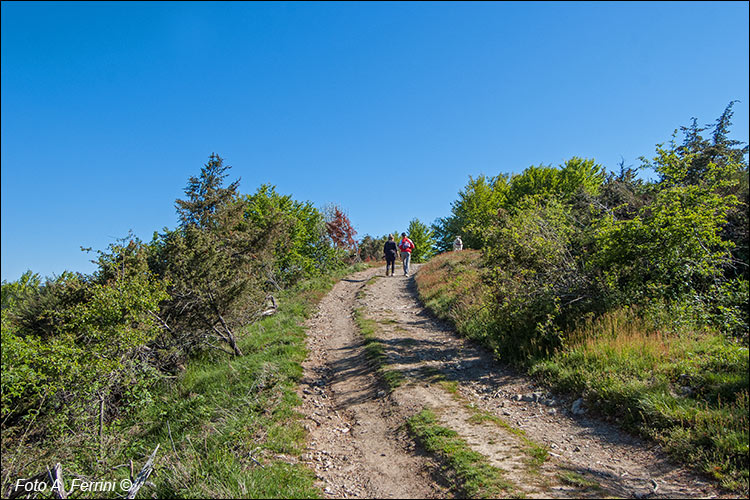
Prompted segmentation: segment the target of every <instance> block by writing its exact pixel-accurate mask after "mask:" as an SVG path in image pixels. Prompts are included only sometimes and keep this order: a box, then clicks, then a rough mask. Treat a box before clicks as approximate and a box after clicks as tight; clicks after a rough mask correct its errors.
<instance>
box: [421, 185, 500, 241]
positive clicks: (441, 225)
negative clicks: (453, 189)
mask: <svg viewBox="0 0 750 500" xmlns="http://www.w3.org/2000/svg"><path fill="white" fill-rule="evenodd" d="M506 194H507V177H506V176H504V175H498V176H496V177H487V176H485V175H480V176H479V177H477V178H476V179H474V178H473V177H469V183H468V184H467V185H466V187H465V188H464V189H463V190H462V191H460V192H459V193H458V200H456V201H454V202H453V203H452V204H451V215H450V216H449V217H446V218H439V219H437V220H436V221H435V223H433V225H432V232H433V235H434V236H435V237H436V246H437V249H438V250H439V251H448V250H450V249H451V248H452V247H453V240H455V239H456V236H461V239H462V240H463V242H464V247H465V248H474V249H479V248H482V246H483V245H484V241H485V238H486V229H487V228H488V227H490V226H491V225H492V224H493V223H494V221H495V219H496V217H497V211H498V209H500V208H501V207H502V206H503V204H504V203H505V197H506Z"/></svg>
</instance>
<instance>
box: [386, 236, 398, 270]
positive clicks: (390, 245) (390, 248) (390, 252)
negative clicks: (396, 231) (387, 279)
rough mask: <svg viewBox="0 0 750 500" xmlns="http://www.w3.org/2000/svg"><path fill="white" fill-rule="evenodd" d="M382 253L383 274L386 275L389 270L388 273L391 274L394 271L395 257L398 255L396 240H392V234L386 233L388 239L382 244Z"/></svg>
mask: <svg viewBox="0 0 750 500" xmlns="http://www.w3.org/2000/svg"><path fill="white" fill-rule="evenodd" d="M383 253H384V254H385V275H386V276H388V272H389V271H390V273H391V274H390V275H391V276H393V274H394V273H395V272H396V257H398V246H396V242H395V241H393V235H392V234H389V235H388V241H386V242H385V245H384V246H383Z"/></svg>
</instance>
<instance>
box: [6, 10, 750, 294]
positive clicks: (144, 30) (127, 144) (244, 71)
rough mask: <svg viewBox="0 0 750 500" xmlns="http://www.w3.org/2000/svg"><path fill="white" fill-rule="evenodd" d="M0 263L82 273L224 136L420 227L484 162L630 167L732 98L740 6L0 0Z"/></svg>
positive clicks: (247, 159)
mask: <svg viewBox="0 0 750 500" xmlns="http://www.w3.org/2000/svg"><path fill="white" fill-rule="evenodd" d="M1 8H2V17H1V19H2V31H1V37H2V44H1V45H0V47H1V50H2V59H1V62H2V89H1V90H2V92H1V94H0V95H1V99H2V107H1V108H0V109H1V111H2V124H1V129H0V130H1V134H2V167H1V172H2V184H1V186H2V188H1V189H2V279H5V280H15V279H17V278H18V277H19V276H20V275H21V273H23V272H24V271H25V270H26V269H31V270H32V271H34V272H38V273H40V274H41V275H42V276H52V275H56V274H60V273H61V272H62V271H63V270H72V271H81V272H84V273H90V272H92V271H93V270H94V266H93V265H92V264H91V263H90V262H89V260H90V259H91V258H92V255H88V254H85V253H83V252H81V251H80V247H81V246H85V247H93V248H94V249H104V248H106V246H107V245H108V244H110V243H112V242H114V240H115V239H116V238H121V237H124V236H125V235H127V234H128V231H129V230H131V229H132V231H133V232H134V233H135V234H136V235H137V236H139V237H140V238H141V239H144V240H150V239H151V235H152V234H153V232H154V231H158V230H161V229H162V228H164V227H169V228H174V227H175V226H176V225H177V217H176V213H175V208H174V201H175V199H177V198H180V197H181V196H182V195H183V194H184V193H183V190H184V188H185V186H186V184H187V179H188V177H189V176H191V175H196V174H198V173H199V172H200V168H201V166H202V165H203V164H204V163H206V161H207V160H208V156H209V155H210V154H211V153H212V152H216V153H217V154H219V155H221V156H222V157H223V158H225V160H226V163H227V164H229V165H231V166H232V167H233V168H232V170H231V174H232V175H231V179H235V178H237V177H240V178H241V185H240V190H241V191H242V192H243V193H252V192H254V191H255V190H256V189H257V188H258V186H260V185H261V184H263V183H271V184H274V185H276V187H277V190H278V191H279V192H280V193H282V194H291V195H292V196H293V197H294V198H295V199H298V200H302V201H305V200H309V201H311V202H312V203H314V204H315V205H316V206H318V207H319V208H322V207H323V206H324V205H325V204H327V203H337V204H339V205H340V206H341V207H343V208H344V209H345V210H346V211H347V212H348V214H349V216H350V218H351V220H352V222H353V224H354V225H355V228H356V229H357V231H358V232H359V236H363V235H365V234H371V235H374V236H380V235H383V234H386V233H388V232H390V231H392V230H394V229H400V230H401V229H405V228H406V226H407V224H408V223H409V221H410V220H411V219H413V218H418V219H419V220H421V221H422V222H424V223H427V224H430V223H432V222H434V221H435V219H436V218H438V217H444V216H446V215H449V213H450V205H451V202H452V201H454V200H455V199H456V197H457V193H458V191H459V190H461V189H462V188H463V187H464V186H465V185H466V183H467V182H468V180H469V176H475V177H476V176H477V175H479V174H482V173H484V174H487V175H496V174H498V173H514V172H521V171H522V170H523V169H524V168H526V167H528V166H530V165H539V164H545V165H547V164H551V165H559V164H561V163H563V162H564V161H565V160H566V159H568V158H570V157H572V156H580V157H585V158H594V159H596V160H597V161H598V162H599V163H601V164H602V165H604V166H605V167H607V168H608V169H610V170H615V169H617V164H618V163H619V162H620V161H621V160H624V162H625V164H626V165H633V166H637V165H638V164H639V163H640V162H639V161H638V158H639V157H640V156H649V157H650V156H653V153H654V146H655V144H656V143H660V142H667V141H668V140H669V139H670V137H671V134H672V132H673V131H674V130H675V129H677V128H679V127H680V126H683V125H689V124H690V121H691V118H692V117H695V118H697V119H698V123H699V124H709V123H713V122H714V121H715V120H716V118H718V117H719V115H720V114H721V113H722V111H723V110H724V108H725V107H726V105H727V104H728V103H729V102H730V101H731V100H735V99H737V100H740V101H741V102H739V103H737V104H736V105H735V107H734V111H735V115H734V119H733V123H734V125H733V128H732V131H733V132H732V137H733V138H734V139H737V140H741V141H743V142H748V101H750V98H749V95H748V94H749V92H748V74H749V73H750V71H749V70H748V60H749V56H748V45H749V42H750V39H749V36H748V24H749V23H748V2H665V3H658V2H644V3H639V2H623V3H619V2H617V3H608V2H591V3H589V2H581V3H578V2H572V3H567V2H539V3H536V2H518V3H516V2H497V3H489V2H479V3H471V2H456V3H453V2H438V3H428V2H415V3H401V2H395V3H391V2H388V3H386V2H382V3H381V2H363V3H338V2H333V3H314V2H304V3H277V2H271V3H254V2H252V3H243V2H228V3H221V2H210V3H201V2H165V3H158V2H145V3H139V2H113V3H107V2H91V3H89V2H71V3H67V2H54V3H44V2H6V1H3V2H2V6H1Z"/></svg>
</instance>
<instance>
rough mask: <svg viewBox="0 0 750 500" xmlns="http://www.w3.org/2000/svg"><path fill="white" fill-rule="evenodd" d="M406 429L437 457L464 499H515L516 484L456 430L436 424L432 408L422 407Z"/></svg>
mask: <svg viewBox="0 0 750 500" xmlns="http://www.w3.org/2000/svg"><path fill="white" fill-rule="evenodd" d="M407 427H408V430H409V432H410V433H411V434H412V435H413V436H414V437H415V439H417V441H418V442H419V443H420V444H421V445H422V446H423V447H424V448H425V449H426V450H427V451H429V452H430V453H433V454H435V455H436V456H437V457H439V459H440V460H441V461H442V462H443V464H444V465H443V467H444V470H445V472H447V473H448V474H449V475H450V476H452V477H454V478H455V480H456V484H455V489H456V490H457V491H456V493H458V494H461V495H462V496H464V497H466V498H508V497H514V496H518V493H519V492H518V491H517V490H516V487H515V485H513V484H512V483H511V482H510V481H508V480H506V479H504V478H503V475H504V471H502V470H500V469H498V468H497V467H493V466H492V465H491V464H490V463H489V462H488V461H487V459H486V458H485V457H484V456H482V455H481V454H480V453H477V452H475V451H474V450H472V449H471V448H470V447H469V445H468V443H466V442H465V441H464V440H463V439H461V438H460V437H459V436H458V433H456V431H454V430H452V429H448V428H447V427H443V426H440V425H438V424H437V417H436V415H435V413H434V411H432V410H431V409H429V408H425V409H423V410H422V411H421V412H419V413H417V414H416V415H414V416H413V417H411V418H410V419H408V420H407Z"/></svg>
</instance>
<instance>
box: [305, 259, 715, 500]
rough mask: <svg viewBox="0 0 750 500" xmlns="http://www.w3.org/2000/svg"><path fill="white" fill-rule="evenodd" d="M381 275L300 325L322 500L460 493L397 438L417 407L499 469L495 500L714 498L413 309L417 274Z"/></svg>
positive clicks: (647, 448)
mask: <svg viewBox="0 0 750 500" xmlns="http://www.w3.org/2000/svg"><path fill="white" fill-rule="evenodd" d="M415 267H417V268H418V266H415ZM415 270H418V269H415ZM383 273H384V270H383V269H382V268H377V269H369V270H366V271H362V272H359V273H356V274H354V275H352V276H350V277H349V278H347V279H345V280H342V281H341V282H339V283H338V284H337V285H336V286H335V287H334V289H333V290H332V291H331V292H330V293H329V294H328V295H327V296H326V297H325V298H324V299H323V301H322V302H321V304H320V308H319V312H318V313H317V314H316V316H315V317H314V318H312V319H311V320H310V321H309V322H308V325H307V326H308V347H309V351H310V354H309V356H308V359H307V360H306V361H305V363H304V365H303V366H304V370H305V373H304V379H303V383H302V385H301V389H300V391H301V395H302V397H303V400H304V404H303V413H304V414H305V415H306V417H307V420H306V422H307V423H306V428H307V429H308V431H309V433H310V436H309V450H308V453H306V454H305V458H306V459H307V461H308V462H309V464H310V466H311V467H312V468H313V469H314V470H315V472H316V475H317V476H318V478H319V479H320V480H321V487H322V488H323V489H324V491H325V493H326V495H327V496H329V497H336V498H344V497H360V498H363V497H369V498H439V497H453V496H456V495H459V496H461V495H466V494H467V491H466V490H463V489H462V485H461V484H458V483H459V482H460V481H458V480H457V478H456V477H454V476H453V475H451V474H450V472H448V473H447V475H446V472H445V469H443V468H441V466H440V465H441V464H438V463H437V461H436V459H435V457H432V456H430V455H429V454H427V453H425V452H424V451H422V450H421V447H419V446H415V441H414V439H413V438H412V436H410V435H408V434H407V432H406V430H405V428H406V426H405V425H404V424H405V422H406V421H407V419H408V418H410V417H413V416H414V415H416V414H418V413H420V412H421V411H422V410H423V409H425V408H429V409H430V410H431V411H432V413H434V415H436V418H437V420H438V423H439V424H440V426H442V427H445V428H447V429H450V430H451V431H454V432H455V433H457V435H458V436H459V437H460V439H461V440H463V442H465V443H466V444H467V445H468V446H469V447H470V448H471V449H472V450H473V451H476V452H478V453H480V454H481V455H482V456H483V457H485V458H486V460H487V462H489V464H491V466H493V467H495V468H496V469H497V471H498V473H499V475H500V476H501V477H502V480H503V483H504V484H505V486H504V488H505V489H503V490H500V493H498V495H502V496H526V497H529V498H535V497H536V498H582V497H591V498H599V497H602V496H617V497H637V498H646V497H649V498H660V497H661V498H680V497H682V498H711V497H718V496H721V494H720V493H719V492H718V491H716V490H715V489H714V488H713V487H712V486H711V485H710V484H709V483H708V482H707V481H705V480H703V479H701V478H699V477H696V476H695V475H694V474H691V473H690V472H688V471H686V470H684V469H683V468H680V467H677V466H675V465H674V464H672V463H670V462H669V461H668V460H667V459H666V458H665V457H664V456H663V455H662V454H661V453H659V450H657V449H655V448H654V447H653V445H649V444H646V443H643V442H641V441H639V440H637V439H635V438H633V437H631V436H628V435H626V434H625V433H623V432H621V431H619V430H617V429H616V428H614V427H612V426H611V425H608V424H606V423H603V422H600V421H596V420H594V419H589V418H587V417H586V416H585V415H584V416H575V415H572V414H571V413H570V411H569V407H570V405H569V402H568V403H564V402H563V401H562V400H555V398H552V397H550V396H549V395H548V394H545V393H543V391H540V390H539V389H538V388H536V387H534V386H533V384H532V383H531V382H530V381H529V379H528V378H526V377H523V376H519V375H516V374H514V373H511V372H509V371H508V370H507V369H505V368H504V367H502V366H500V365H499V364H498V363H497V362H496V361H495V360H494V359H493V358H492V356H491V355H490V354H489V353H487V352H486V351H485V350H483V349H481V348H479V347H476V346H475V345H472V343H471V342H469V341H467V340H465V339H462V338H459V337H457V336H456V335H455V333H453V332H452V330H451V329H450V328H448V327H447V326H446V325H444V324H442V323H440V322H438V321H436V320H434V319H433V318H432V317H431V316H430V315H429V314H428V313H427V312H426V311H425V310H424V309H423V307H422V306H421V304H420V303H419V301H418V299H417V293H416V285H415V283H414V278H413V277H412V278H405V277H403V276H395V277H385V276H383ZM354 310H358V311H359V312H360V314H362V315H363V316H364V317H366V318H368V320H369V321H371V322H372V324H374V325H376V328H375V336H376V337H377V340H378V341H379V343H380V345H381V346H382V350H383V353H384V354H385V360H386V361H385V364H386V365H387V366H385V368H386V369H387V370H389V371H391V372H393V373H396V374H398V376H399V377H398V379H400V380H401V383H400V384H399V385H398V386H397V387H395V388H394V387H388V386H387V385H386V384H385V383H384V380H383V377H382V375H381V374H380V373H378V371H377V368H378V367H377V366H374V365H373V363H372V362H371V361H370V360H368V358H367V357H366V356H365V350H364V340H363V338H362V335H361V334H360V332H359V330H358V328H357V326H356V324H355V322H354V319H353V314H354ZM540 456H542V458H541V460H540Z"/></svg>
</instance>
